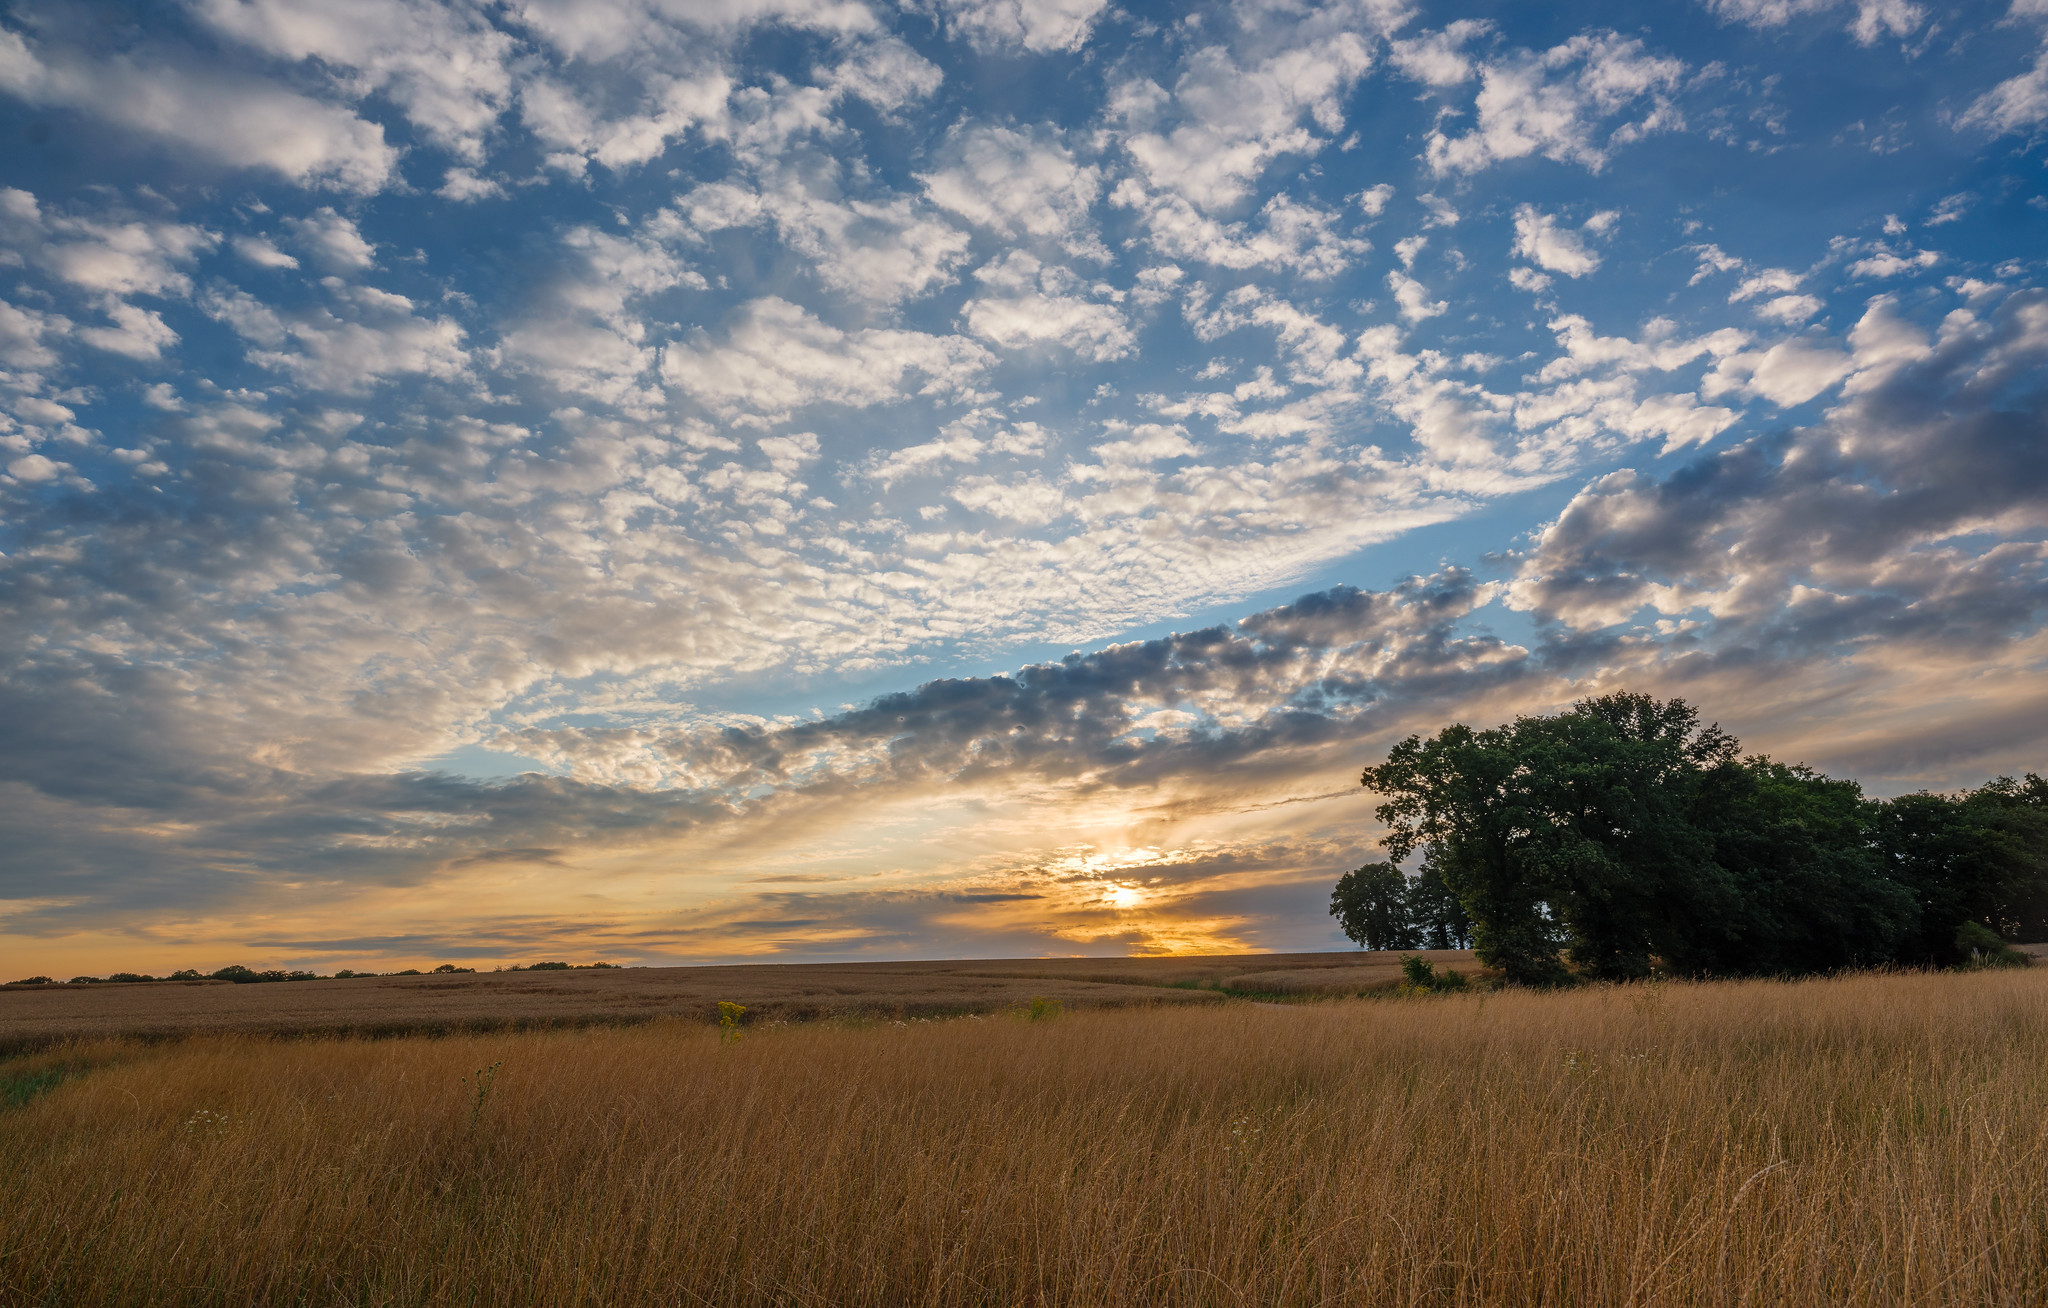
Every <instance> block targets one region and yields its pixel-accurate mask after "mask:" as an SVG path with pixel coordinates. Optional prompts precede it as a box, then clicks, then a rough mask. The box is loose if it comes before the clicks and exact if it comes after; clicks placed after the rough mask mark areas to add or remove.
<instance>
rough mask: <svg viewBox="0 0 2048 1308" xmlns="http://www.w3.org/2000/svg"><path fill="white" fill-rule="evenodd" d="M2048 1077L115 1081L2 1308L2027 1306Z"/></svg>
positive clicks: (624, 1036)
mask: <svg viewBox="0 0 2048 1308" xmlns="http://www.w3.org/2000/svg"><path fill="white" fill-rule="evenodd" d="M2044 1049H2048V969H2042V970H2037V971H2016V972H1980V973H1973V974H1968V975H1926V976H1922V975H1914V976H1863V977H1855V978H1845V979H1838V980H1827V981H1817V982H1807V983H1801V984H1771V983H1740V984H1718V985H1677V984H1662V985H1659V986H1657V987H1656V988H1654V989H1650V988H1645V987H1627V988H1616V989H1594V990H1586V991H1580V992H1571V993H1562V994H1521V993H1496V994H1491V995H1453V996H1447V997H1440V998H1434V999H1429V1000H1413V1001H1397V1000H1383V1001H1362V1002H1346V1003H1326V1004H1317V1005H1304V1006H1294V1007H1288V1008H1285V1009H1273V1008H1266V1007H1254V1006H1251V1005H1243V1004H1237V1005H1229V1006H1224V1007H1218V1008H1211V1009H1200V1010H1188V1009H1154V1010H1117V1011H1094V1012H1089V1011H1084V1012H1076V1013H1071V1014H1069V1015H1068V1016H1067V1017H1066V1018H1065V1020H1063V1021H1058V1022H1030V1023H1024V1022H1010V1021H1002V1020H999V1019H964V1020H960V1021H954V1022H942V1023H928V1024H910V1025H906V1026H894V1025H869V1026H865V1027H861V1028H852V1027H832V1026H786V1027H771V1028H765V1029H761V1030H758V1031H756V1032H755V1033H754V1036H753V1038H750V1039H748V1040H746V1041H745V1042H743V1043H741V1044H737V1045H727V1046H726V1047H724V1048H723V1049H721V1048H720V1046H719V1036H718V1033H717V1031H716V1030H714V1029H712V1028H710V1027H708V1026H686V1025H681V1024H655V1025H649V1026H641V1027H635V1028H629V1029H595V1030H582V1031H562V1032H537V1033H529V1034H523V1035H503V1036H490V1037H453V1038H447V1039H439V1040H430V1039H407V1040H390V1041H381V1042H380V1041H349V1040H333V1039H323V1040H306V1041H263V1040H254V1039H239V1038H205V1039H195V1040H191V1041H187V1042H183V1043H179V1044H170V1045H157V1046H147V1047H143V1046H136V1047H129V1048H126V1049H125V1050H123V1051H122V1052H121V1053H120V1056H119V1057H118V1058H117V1059H116V1060H115V1061H113V1062H111V1063H107V1062H106V1061H105V1060H104V1058H99V1059H97V1061H98V1062H99V1065H98V1066H97V1067H96V1068H95V1070H93V1071H91V1072H89V1073H87V1074H85V1075H83V1076H81V1077H79V1078H77V1079H74V1080H71V1081H68V1082H66V1083H64V1084H62V1085H59V1086H56V1087H54V1088H52V1089H49V1090H47V1091H46V1092H44V1093H41V1094H39V1095H37V1096H36V1097H34V1098H33V1099H30V1100H28V1101H27V1102H25V1103H23V1104H22V1105H20V1106H19V1107H15V1108H10V1109H7V1110H4V1111H0V1177H5V1178H6V1181H5V1184H4V1186H0V1303H8V1304H13V1303H23V1304H28V1303H45V1302H49V1303H78V1304H84V1303H91V1304H266V1305H269V1304H292V1303H308V1304H363V1305H369V1304H433V1305H440V1304H470V1303H479V1304H510V1303H518V1304H542V1305H557V1304H561V1305H568V1304H590V1305H598V1304H604V1305H634V1304H717V1305H721V1306H737V1305H756V1304H758V1305H769V1304H789V1305H813V1304H815V1305H826V1304H830V1305H845V1306H849V1308H851V1306H855V1305H876V1306H878V1308H879V1306H881V1305H888V1306H889V1308H897V1306H899V1305H934V1306H936V1305H962V1304H987V1305H1003V1306H1004V1308H1010V1306H1012V1305H1029V1304H1042V1305H1125V1304H1134V1305H1147V1304H1188V1305H1195V1304H1201V1305H1238V1304H1256V1305H1305V1306H1306V1305H1328V1304H1360V1305H1368V1304H1369V1305H1394V1304H1445V1305H1461V1304H1471V1305H1477V1304H1518V1305H1519V1304H1559V1305H1566V1304H1570V1305H1591V1304H1600V1305H1679V1304H1684V1305H1723V1304H1725V1305H1736V1304H1768V1305H1793V1306H1796V1305H1816V1306H1817V1305H1849V1304H2014V1305H2020V1304H2040V1303H2044V1302H2048V1205H2044V1204H2043V1202H2042V1199H2041V1196H2042V1193H2043V1184H2044V1182H2043V1179H2042V1178H2043V1177H2044V1176H2048V1148H2044V1146H2048V1059H2044V1055H2043V1050H2044ZM51 1057H52V1058H55V1057H56V1055H54V1054H53V1055H51ZM500 1060H502V1070H500V1071H499V1072H497V1074H496V1076H495V1081H494V1083H493V1084H492V1086H491V1088H490V1111H489V1112H488V1113H485V1114H480V1115H478V1114H474V1113H473V1103H474V1094H475V1090H474V1086H473V1085H471V1086H470V1087H467V1088H465V1086H464V1084H463V1083H462V1081H461V1080H460V1077H461V1075H462V1074H463V1073H464V1072H470V1074H471V1075H472V1076H474V1073H473V1071H471V1069H474V1068H477V1067H480V1066H490V1065H493V1064H496V1063H498V1062H499V1061H500ZM202 1113H204V1114H206V1115H207V1116H206V1117H204V1118H200V1117H199V1116H198V1115H199V1114H202ZM195 1120H201V1121H205V1122H208V1123H224V1125H220V1126H218V1127H213V1128H210V1129H207V1130H195V1129H187V1124H188V1123H190V1122H193V1121H195ZM472 1127H473V1129H472Z"/></svg>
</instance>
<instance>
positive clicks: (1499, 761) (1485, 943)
mask: <svg viewBox="0 0 2048 1308" xmlns="http://www.w3.org/2000/svg"><path fill="white" fill-rule="evenodd" d="M1362 780H1363V782H1364V784H1365V786H1366V787H1367V788H1368V789H1370V790H1373V791H1375V792H1377V793H1378V794H1380V795H1382V796H1384V797H1385V799H1386V802H1385V803H1382V804H1381V805H1380V806H1379V807H1378V809H1377V810H1376V812H1377V814H1378V816H1379V818H1380V820H1381V821H1382V822H1384V823H1386V824H1387V828H1388V833H1387V836H1386V838H1385V840H1384V841H1383V843H1384V845H1385V846H1386V849H1387V852H1388V853H1389V855H1391V857H1392V862H1391V863H1369V864H1367V865H1366V866H1364V867H1361V868H1359V869H1358V870H1357V871H1355V872H1350V873H1347V874H1346V875H1345V876H1344V877H1343V878H1342V879H1341V880H1340V881H1339V882H1338V884H1337V889H1336V892H1335V894H1334V895H1333V896H1332V899H1331V905H1330V911H1331V913H1332V914H1334V915H1335V916H1336V917H1337V919H1338V922H1339V924H1340V925H1341V926H1342V928H1343V930H1344V933H1345V934H1346V935H1347V936H1349V937H1350V938H1351V939H1353V940H1355V941H1357V942H1358V943H1360V944H1362V945H1364V946H1366V947H1367V948H1371V949H1413V948H1422V947H1428V948H1439V949H1443V948H1458V947H1464V946H1467V945H1468V944H1469V946H1470V947H1471V948H1473V949H1474V950H1475V951H1476V953H1477V955H1478V957H1479V960H1480V961H1481V962H1482V963H1484V964H1486V965H1487V966H1489V967H1493V968H1497V969H1499V970H1500V971H1501V972H1502V973H1503V974H1504V975H1505V976H1506V977H1507V979H1509V980H1511V981H1515V982H1520V983H1525V984H1537V985H1548V984H1556V983H1558V982H1560V981H1564V980H1566V979H1568V978H1570V977H1573V976H1580V977H1586V978H1594V979H1628V978H1633V977H1641V976H1646V975H1648V974H1649V973H1650V972H1651V971H1652V970H1653V968H1656V967H1661V968H1663V969H1664V970H1667V971H1670V972H1674V973H1678V974H1682V975H1694V976H1731V975H1734V976H1739V975H1789V974H1798V973H1811V972H1823V971H1832V970H1835V969H1839V968H1847V967H1868V966H1875V965H1880V964H1886V963H1893V964H1904V965H1911V966H1951V965H1956V964H1960V963H1968V962H1971V961H1973V960H1974V961H1978V962H1984V961H2013V962H2018V961H2023V960H2022V959H2021V958H2020V957H2019V956H2017V955H2015V954H2014V953H2013V951H2011V950H2010V948H2009V947H2008V945H2007V942H2008V941H2033V940H2048V778H2043V777H2041V776H2037V775H2035V774H2033V773H2028V774H2027V775H2026V777H2025V778H2023V779H2021V780H2014V779H2012V778H2010V777H2000V778H1998V779H1997V780H1995V781H1992V782H1990V783H1989V784H1987V785H1985V786H1982V787H1980V788H1978V789H1976V790H1972V791H1968V792H1966V793H1963V794H1957V795H1936V794H1927V793H1921V794H1913V795H1901V796H1899V797H1898V798H1896V799H1890V800H1872V799H1867V798H1865V797H1864V795H1863V793H1862V790H1861V788H1860V787H1859V786H1858V785H1857V784H1856V783H1855V782H1853V781H1843V780H1838V779H1836V778H1832V777H1827V776H1823V775H1822V774H1821V773H1818V772H1815V771H1814V770H1812V769H1811V768H1807V767H1803V766H1799V765H1787V764H1783V763H1778V762H1775V761H1773V760H1771V759H1769V758H1766V757H1763V756H1761V755H1750V756H1746V757H1745V756H1743V755H1742V753H1741V746H1740V744H1739V742H1737V741H1736V739H1735V738H1734V737H1732V736H1730V735H1728V734H1727V733H1725V732H1723V731H1721V730H1720V729H1719V728H1718V727H1715V726H1705V727H1703V726H1701V725H1700V723H1699V715H1698V712H1697V711H1696V710H1695V709H1694V708H1693V707H1692V706H1691V705H1689V704H1687V703H1686V702H1685V701H1683V700H1677V699H1674V700H1669V701H1659V700H1656V699H1653V698H1651V697H1650V696H1648V695H1638V694H1630V693H1626V692H1624V693H1621V694H1615V695H1607V696H1603V697H1601V698H1598V699H1589V700H1584V701H1581V702H1580V703H1578V704H1576V705H1574V706H1573V707H1572V709H1571V711H1570V712H1567V713H1560V714H1556V715H1554V716H1550V717H1528V718H1518V719H1516V720H1515V721H1514V722H1513V723H1510V724H1508V725H1506V726H1501V727H1497V728H1495V729H1493V730H1491V731H1475V730H1474V729H1472V728H1471V727H1468V726H1464V725H1462V724H1460V725H1454V726H1450V727H1446V728H1444V729H1443V730H1442V731H1440V732H1438V733H1437V734H1436V735H1435V736H1434V737H1432V738H1430V739H1428V740H1424V739H1422V738H1421V737H1419V736H1411V737H1409V738H1408V739H1407V740H1405V741H1402V742H1401V743H1400V744H1399V745H1397V746H1395V747H1394V749H1393V751H1392V752H1391V753H1390V754H1389V755H1388V757H1387V760H1386V762H1384V763H1382V764H1380V765H1378V766H1376V767H1369V768H1367V769H1365V773H1364V776H1363V778H1362ZM1418 851H1419V852H1420V853H1421V855H1422V859H1421V865H1420V869H1419V875H1417V876H1415V877H1413V878H1410V877H1408V876H1406V875H1404V874H1403V873H1402V872H1401V870H1400V869H1399V867H1398V866H1397V865H1398V864H1399V863H1400V862H1402V861H1403V860H1405V859H1407V858H1409V857H1410V856H1411V855H1413V854H1415V853H1417V852H1418Z"/></svg>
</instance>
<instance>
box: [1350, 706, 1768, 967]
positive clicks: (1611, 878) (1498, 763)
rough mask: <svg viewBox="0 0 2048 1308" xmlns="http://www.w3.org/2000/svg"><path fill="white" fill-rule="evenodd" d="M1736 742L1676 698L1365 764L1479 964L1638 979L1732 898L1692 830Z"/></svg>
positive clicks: (1431, 745)
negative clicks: (1455, 903)
mask: <svg viewBox="0 0 2048 1308" xmlns="http://www.w3.org/2000/svg"><path fill="white" fill-rule="evenodd" d="M1737 748H1738V746H1737V744H1736V742H1735V740H1734V739H1733V738H1732V737H1730V736H1728V735H1727V734H1725V733H1724V732H1722V731H1721V730H1720V729H1719V728H1717V727H1712V726H1707V727H1702V726H1701V725H1700V723H1699V715H1698V713H1697V711H1696V710H1694V709H1693V708H1692V706H1691V705H1689V704H1687V703H1685V702H1684V701H1683V700H1669V701H1659V700H1656V699H1653V698H1651V697H1650V696H1648V695H1638V694H1630V693H1626V692H1623V693H1620V694H1614V695H1606V696H1602V697H1600V698H1598V699H1589V700H1584V701H1581V702H1580V703H1578V704H1576V705H1574V706H1573V708H1572V711H1571V712H1569V713H1563V714H1558V715H1556V716H1552V717H1524V718H1517V719H1516V720H1515V721H1514V722H1513V723H1511V724H1509V725H1507V726H1503V727H1498V728H1495V729H1493V730H1490V731H1475V730H1473V729H1472V728H1470V727H1468V726H1465V725H1463V724H1457V725H1453V726H1450V727H1446V728H1444V729H1443V730H1442V731H1440V732H1438V733H1437V734H1436V736H1434V737H1433V738H1431V739H1429V740H1426V741H1425V740H1423V739H1422V738H1420V737H1415V736H1411V737H1410V738H1408V739H1407V740H1405V741H1402V742H1401V743H1400V744H1399V745H1396V746H1395V747H1394V749H1393V750H1392V751H1391V752H1390V753H1389V754H1388V757H1387V761H1386V762H1385V763H1383V764H1380V765H1379V766H1377V767H1371V768H1367V769H1366V770H1365V773H1364V777H1363V781H1364V784H1365V785H1366V786H1367V787H1369V788H1370V789H1372V790H1374V791H1377V792H1378V793H1380V794H1381V795H1383V796H1385V797H1386V802H1384V803H1382V804H1381V805H1380V806H1379V808H1378V810H1377V812H1378V815H1379V817H1380V819H1381V821H1383V822H1385V823H1386V824H1387V827H1388V834H1387V837H1386V847H1387V850H1388V852H1389V853H1390V854H1392V855H1393V856H1394V858H1395V859H1396V860H1397V861H1398V860H1400V859H1403V858H1405V857H1407V856H1408V855H1409V854H1410V853H1411V852H1413V851H1414V850H1416V849H1418V848H1425V847H1426V848H1427V849H1428V850H1429V851H1430V853H1429V858H1430V861H1431V863H1432V864H1433V865H1434V867H1435V868H1436V869H1437V871H1438V872H1439V874H1440V875H1441V877H1442V879H1443V881H1444V884H1445V885H1446V886H1447V887H1448V888H1449V889H1450V890H1451V892H1452V893H1453V894H1455V895H1456V896H1457V897H1458V899H1459V901H1460V902H1461V903H1462V904H1463V906H1464V908H1465V911H1466V912H1467V913H1468V914H1469V915H1470V918H1471V923H1472V940H1473V944H1474V947H1475V949H1476V951H1477V952H1478V954H1479V958H1480V961H1481V962H1484V963H1486V964H1487V965H1488V966H1490V967H1496V968H1499V969H1500V970H1501V971H1502V972H1504V973H1505V974H1506V975H1507V976H1508V977H1510V978H1511V979H1513V980H1516V981H1522V982H1528V983H1535V984H1545V983H1550V982H1555V981H1558V980H1561V979H1563V978H1564V976H1565V975H1566V967H1565V963H1566V960H1567V959H1568V960H1569V961H1570V962H1571V963H1572V964H1573V965H1575V966H1576V967H1577V968H1578V969H1579V970H1580V971H1581V972H1582V973H1584V974H1586V975H1589V976H1595V977H1632V976H1641V975H1644V974H1645V973H1647V972H1648V971H1649V969H1650V963H1651V958H1652V957H1653V956H1654V955H1658V954H1662V953H1664V952H1666V950H1667V949H1668V947H1669V946H1670V945H1671V944H1672V943H1673V942H1674V941H1675V940H1676V938H1677V937H1679V936H1680V935H1682V934H1683V933H1684V932H1685V931H1686V930H1688V929H1690V926H1691V924H1692V923H1693V922H1694V921H1695V920H1696V919H1697V918H1698V917H1699V916H1700V914H1702V913H1711V914H1719V915H1726V914H1727V913H1729V912H1730V911H1731V910H1732V907H1733V902H1734V900H1735V894H1734V888H1733V886H1732V885H1731V884H1730V882H1729V878H1728V877H1727V876H1726V875H1725V874H1724V873H1723V872H1722V870H1721V869H1720V868H1719V867H1717V866H1716V864H1715V863H1714V860H1713V846H1712V841H1711V839H1710V838H1709V837H1708V836H1707V834H1706V833H1704V832H1702V831H1701V830H1700V829H1699V828H1698V826H1697V824H1695V823H1694V822H1693V821H1692V820H1691V816H1692V812H1693V807H1694V804H1695V802H1696V798H1697V793H1698V789H1699V784H1700V780H1701V778H1702V777H1703V776H1704V775H1705V774H1707V773H1708V772H1711V771H1712V770H1714V769H1716V768H1718V767H1721V766H1723V765H1726V764H1728V763H1730V762H1732V761H1733V759H1734V757H1735V754H1736V752H1737Z"/></svg>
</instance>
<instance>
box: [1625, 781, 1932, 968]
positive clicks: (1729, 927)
mask: <svg viewBox="0 0 2048 1308" xmlns="http://www.w3.org/2000/svg"><path fill="white" fill-rule="evenodd" d="M1695 808H1696V812H1695V817H1694V821H1695V824H1696V825H1697V826H1698V828H1699V829H1700V830H1702V831H1703V832H1705V833H1706V835H1707V836H1708V837H1709V839H1710V840H1711V841H1712V848H1713V859H1714V862H1715V863H1716V865H1717V866H1718V867H1719V868H1720V869H1721V870H1722V871H1723V873H1724V874H1725V875H1726V876H1727V878H1728V879H1729V889H1730V891H1731V892H1732V894H1731V896H1730V897H1729V898H1728V899H1726V900H1724V901H1721V902H1719V903H1718V904H1717V905H1716V906H1715V908H1714V911H1712V912H1708V911H1702V912H1701V913H1700V914H1699V915H1698V917H1697V918H1696V919H1695V920H1694V922H1693V923H1692V925H1691V929H1690V930H1689V931H1686V932H1681V933H1677V934H1676V935H1674V936H1673V937H1672V938H1671V939H1670V940H1669V941H1668V942H1667V943H1666V945H1665V948H1664V956H1665V959H1666V961H1667V962H1668V963H1669V964H1670V965H1671V966H1672V967H1673V968H1674V969H1676V970H1678V971H1682V972H1691V973H1719V974H1753V975H1779V974H1789V973H1798V972H1821V971H1829V970H1832V969H1836V968H1844V967H1865V966H1870V965H1873V964H1877V963H1883V962H1887V961H1890V960H1892V959H1896V958H1898V957H1900V956H1901V955H1900V950H1901V948H1902V947H1903V946H1905V944H1906V943H1907V942H1908V941H1909V940H1910V939H1911V938H1912V936H1913V934H1914V933H1915V931H1916V930H1917V929H1918V928H1919V925H1920V921H1921V906H1920V904H1919V903H1918V902H1917V901H1916V898H1915V896H1914V894H1913V891H1912V889H1911V888H1910V887H1909V886H1907V885H1905V884H1903V883H1901V882H1900V881H1898V880H1896V879H1894V878H1893V877H1892V876H1890V875H1888V874H1887V869H1886V867H1885V865H1884V860H1883V859H1882V857H1881V856H1880V854H1879V852H1878V850H1877V847H1876V843H1875V842H1874V840H1873V839H1872V833H1871V816H1872V809H1873V806H1872V805H1871V804H1870V803H1869V802H1868V801H1866V800H1865V799H1864V798H1863V794H1862V788H1861V787H1860V786H1858V785H1857V784H1856V783H1855V782H1853V781H1838V780H1835V779H1833V778H1830V777H1825V776H1822V775H1821V774H1820V773H1818V772H1815V771H1814V770H1813V769H1811V768H1807V767H1802V766H1796V765H1787V764H1783V763H1777V762H1774V761H1772V760H1771V759H1769V758H1765V757H1762V756H1757V757H1752V758H1746V759H1743V760H1742V761H1741V762H1740V763H1730V764H1726V765H1724V766H1722V767H1720V768H1717V769H1715V770H1714V771H1713V772H1712V773H1711V774H1709V775H1708V776H1707V777H1705V778H1703V780H1702V784H1701V786H1700V788H1699V791H1698V792H1697V795H1696V798H1695ZM1948 930H1949V934H1950V936H1951V937H1952V936H1953V935H1954V931H1955V928H1954V926H1953V924H1951V925H1950V927H1949V928H1948Z"/></svg>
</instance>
